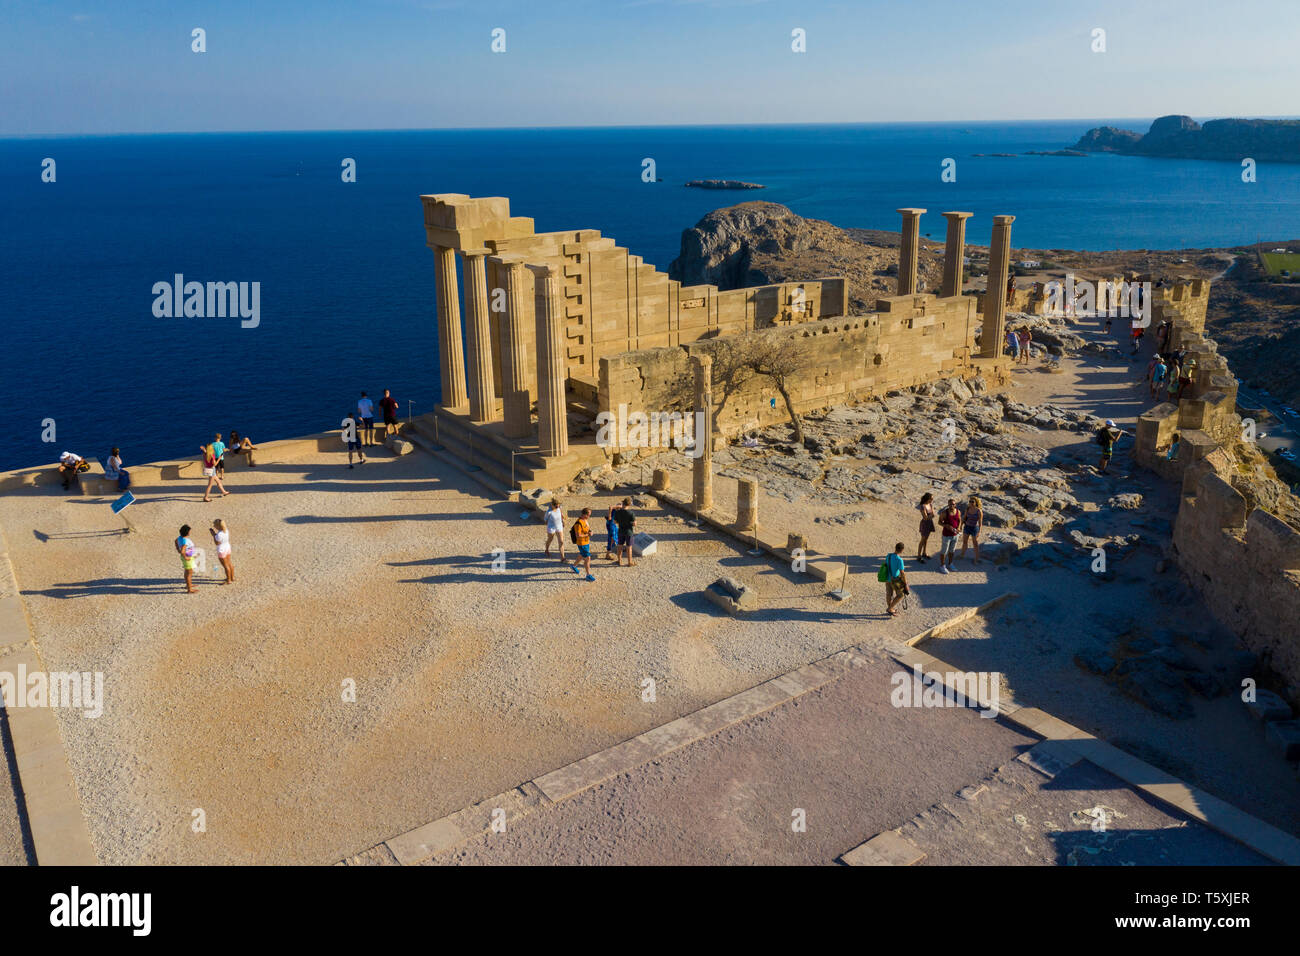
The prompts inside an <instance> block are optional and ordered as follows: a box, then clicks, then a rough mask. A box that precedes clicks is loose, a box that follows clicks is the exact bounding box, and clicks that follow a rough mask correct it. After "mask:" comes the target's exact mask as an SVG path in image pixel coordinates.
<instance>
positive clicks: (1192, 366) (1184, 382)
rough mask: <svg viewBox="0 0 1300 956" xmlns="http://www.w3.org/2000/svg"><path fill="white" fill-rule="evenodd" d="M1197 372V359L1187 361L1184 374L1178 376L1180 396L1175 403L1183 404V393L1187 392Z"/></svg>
mask: <svg viewBox="0 0 1300 956" xmlns="http://www.w3.org/2000/svg"><path fill="white" fill-rule="evenodd" d="M1195 372H1196V359H1194V358H1190V359H1188V360H1187V364H1186V365H1184V366H1183V369H1182V372H1181V373H1180V374H1179V376H1178V396H1177V398H1176V399H1175V401H1179V402H1181V401H1182V400H1183V392H1184V391H1186V390H1187V386H1189V385H1191V384H1192V375H1193V374H1195Z"/></svg>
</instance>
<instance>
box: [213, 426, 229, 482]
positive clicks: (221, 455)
mask: <svg viewBox="0 0 1300 956" xmlns="http://www.w3.org/2000/svg"><path fill="white" fill-rule="evenodd" d="M212 453H213V454H214V455H216V456H217V475H218V476H219V477H221V478H225V477H226V443H225V442H223V441H222V440H221V432H217V434H216V435H215V436H213V438H212Z"/></svg>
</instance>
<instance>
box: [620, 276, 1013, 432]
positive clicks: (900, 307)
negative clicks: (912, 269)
mask: <svg viewBox="0 0 1300 956" xmlns="http://www.w3.org/2000/svg"><path fill="white" fill-rule="evenodd" d="M876 310H877V311H876V312H873V313H869V314H867V315H861V316H851V317H839V318H833V319H824V320H822V321H819V322H811V323H806V324H801V325H795V326H791V327H788V328H773V329H764V330H758V331H753V332H748V333H745V334H743V335H741V336H729V337H728V339H727V340H726V341H727V342H728V343H735V344H736V347H737V348H740V349H742V350H743V349H744V348H745V342H746V341H752V342H755V343H757V344H759V345H760V346H763V347H765V346H766V345H769V344H770V345H774V346H775V349H776V351H778V352H779V353H780V354H782V355H785V356H789V357H790V358H791V360H792V364H793V366H794V368H795V374H794V375H793V376H792V377H791V379H790V381H789V383H788V385H789V388H790V391H791V397H792V399H793V404H794V407H795V410H796V411H797V412H800V413H804V412H809V411H814V410H819V409H823V408H827V407H829V406H831V405H835V404H842V403H845V402H852V401H856V400H860V399H863V398H867V397H869V396H871V395H879V394H883V393H884V392H886V391H888V390H890V389H894V388H907V387H911V386H913V385H920V384H923V383H926V382H933V381H936V380H937V379H940V378H949V377H952V376H970V375H973V374H975V373H976V371H977V368H976V365H975V364H974V363H973V361H972V358H971V350H972V344H973V340H974V334H975V329H976V327H977V325H978V320H977V319H976V317H975V300H974V299H973V298H972V297H969V296H954V297H951V298H946V299H944V298H939V297H937V296H933V295H908V296H892V297H889V298H885V299H881V300H879V301H878V302H877V303H876ZM719 343H720V340H719V339H715V338H710V339H703V340H701V341H698V342H694V343H691V344H689V345H686V346H685V347H681V348H660V349H646V350H641V351H637V352H628V353H625V354H623V355H618V356H614V357H610V358H605V359H602V360H601V363H600V392H599V403H600V408H601V410H602V411H603V410H610V411H615V410H617V409H618V407H619V406H620V405H624V406H626V407H627V408H628V410H629V411H639V412H645V413H646V414H650V413H652V412H659V413H671V412H674V411H677V412H681V413H682V414H683V415H687V414H689V413H690V412H691V411H693V409H692V407H691V405H690V402H691V400H692V397H693V393H694V389H693V387H692V381H691V376H690V360H691V356H693V355H696V354H708V355H710V356H712V357H714V359H715V367H716V361H717V353H718V351H719V349H720V345H719ZM979 371H988V370H987V369H983V368H981V369H979ZM998 371H999V367H997V366H994V367H993V372H994V374H995V377H996V373H997V372H998ZM1002 371H1005V370H1002ZM773 399H775V400H776V404H775V407H773ZM713 400H714V403H715V405H716V404H717V403H719V402H721V401H722V395H721V389H720V386H719V385H718V384H717V380H716V378H715V384H714V395H713ZM786 419H787V413H786V409H785V405H784V403H783V401H782V400H781V399H780V397H779V396H778V393H777V390H776V388H775V387H774V386H773V384H772V382H771V380H770V379H767V378H764V377H763V376H754V377H752V378H751V379H750V380H749V381H748V382H747V383H746V384H745V385H744V386H743V387H741V388H740V389H739V390H738V391H736V392H734V393H733V394H732V395H731V396H729V397H728V398H727V400H726V403H725V406H724V407H723V409H722V412H721V414H719V415H718V416H717V418H716V420H715V423H714V427H715V430H716V433H717V434H720V435H723V436H733V435H736V434H739V433H741V432H744V431H748V430H751V429H754V428H760V427H763V426H766V425H769V424H772V423H774V422H779V421H785V420H786Z"/></svg>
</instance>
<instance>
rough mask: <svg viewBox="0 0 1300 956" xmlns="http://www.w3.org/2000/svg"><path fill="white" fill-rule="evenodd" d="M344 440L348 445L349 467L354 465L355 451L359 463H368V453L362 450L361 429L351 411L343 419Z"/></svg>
mask: <svg viewBox="0 0 1300 956" xmlns="http://www.w3.org/2000/svg"><path fill="white" fill-rule="evenodd" d="M343 441H344V443H345V444H346V445H347V446H348V467H349V468H351V467H352V455H353V453H354V452H355V453H356V456H357V458H358V461H357V464H358V465H364V464H365V463H366V453H365V452H364V451H362V450H361V429H360V426H359V425H358V424H357V420H356V419H355V418H353V417H352V414H351V413H349V414H348V416H347V417H346V418H344V419H343Z"/></svg>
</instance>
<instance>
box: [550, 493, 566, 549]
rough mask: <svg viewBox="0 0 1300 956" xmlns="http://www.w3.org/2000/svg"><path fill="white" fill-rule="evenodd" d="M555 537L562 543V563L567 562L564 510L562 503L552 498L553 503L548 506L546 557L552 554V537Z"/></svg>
mask: <svg viewBox="0 0 1300 956" xmlns="http://www.w3.org/2000/svg"><path fill="white" fill-rule="evenodd" d="M552 537H554V538H555V540H556V541H558V542H559V543H560V563H561V564H564V563H566V562H565V560H564V512H563V511H561V510H560V503H559V501H557V500H556V499H554V498H552V499H551V503H550V504H549V505H547V506H546V552H545V554H546V557H548V558H549V557H550V556H551V538H552Z"/></svg>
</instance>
